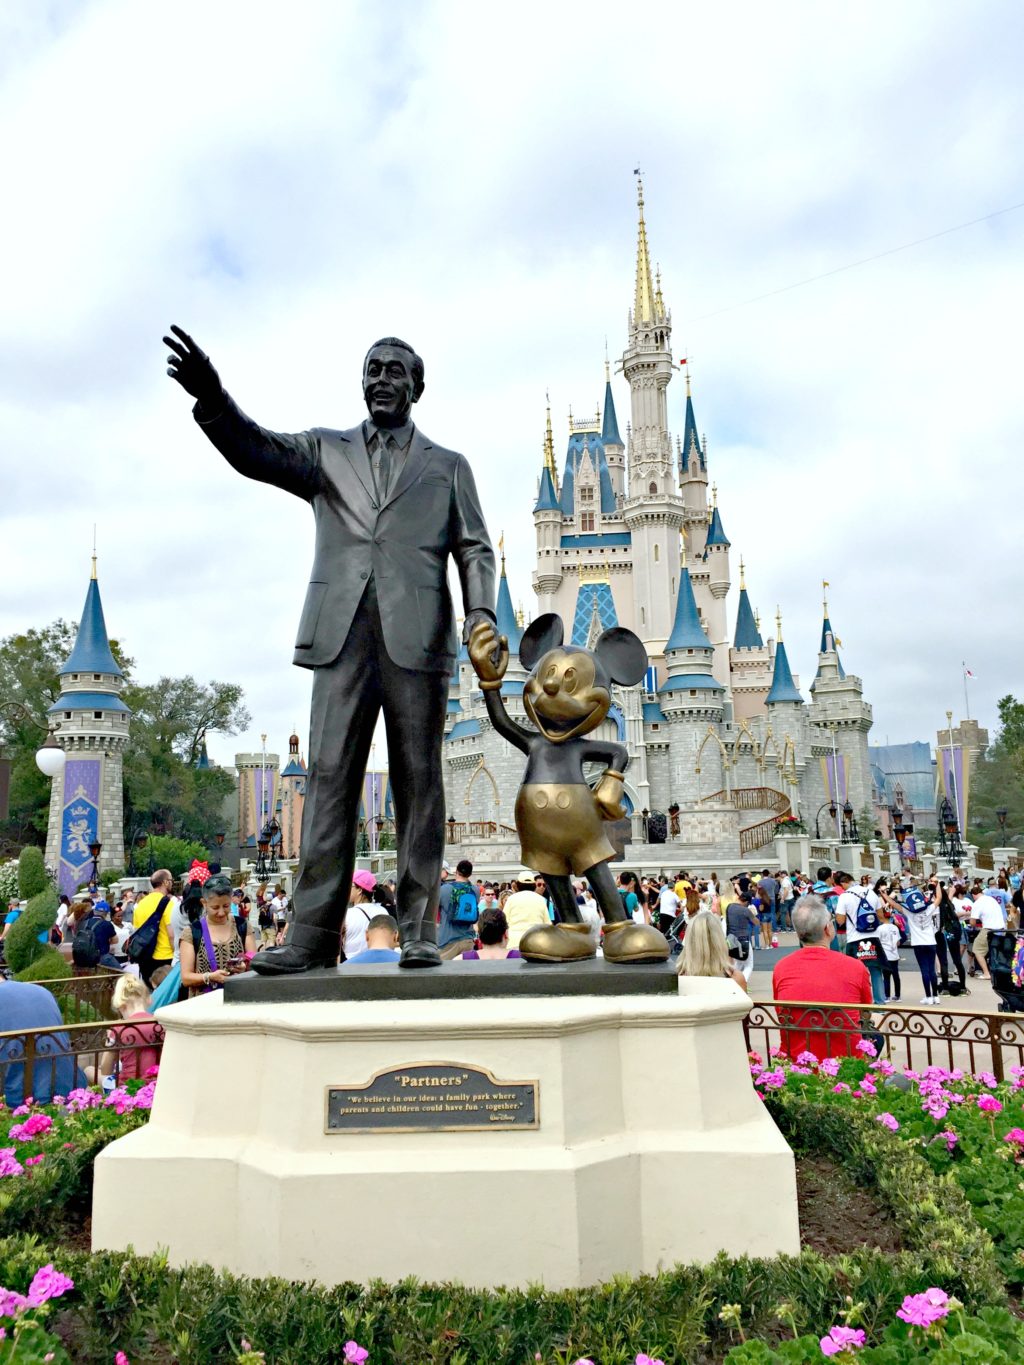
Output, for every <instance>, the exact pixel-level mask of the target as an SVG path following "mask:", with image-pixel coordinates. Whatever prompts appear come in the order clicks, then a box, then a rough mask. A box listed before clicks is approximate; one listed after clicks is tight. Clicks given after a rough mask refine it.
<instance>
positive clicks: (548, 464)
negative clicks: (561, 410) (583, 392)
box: [544, 394, 558, 497]
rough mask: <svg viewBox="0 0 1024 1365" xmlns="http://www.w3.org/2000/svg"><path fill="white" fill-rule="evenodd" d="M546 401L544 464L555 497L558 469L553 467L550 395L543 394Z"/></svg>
mask: <svg viewBox="0 0 1024 1365" xmlns="http://www.w3.org/2000/svg"><path fill="white" fill-rule="evenodd" d="M544 399H545V402H546V403H547V421H546V425H545V428H544V466H545V468H546V469H547V470H548V472H549V473H550V475H551V482H552V484H553V485H554V489H555V497H557V496H558V470H557V468H556V467H555V437H554V433H553V432H552V430H551V396H550V394H545V395H544Z"/></svg>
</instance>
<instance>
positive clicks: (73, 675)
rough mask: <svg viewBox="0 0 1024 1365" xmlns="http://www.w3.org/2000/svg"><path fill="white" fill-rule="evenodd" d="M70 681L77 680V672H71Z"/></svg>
mask: <svg viewBox="0 0 1024 1365" xmlns="http://www.w3.org/2000/svg"><path fill="white" fill-rule="evenodd" d="M71 681H72V682H77V681H78V674H77V673H72V675H71Z"/></svg>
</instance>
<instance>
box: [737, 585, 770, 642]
mask: <svg viewBox="0 0 1024 1365" xmlns="http://www.w3.org/2000/svg"><path fill="white" fill-rule="evenodd" d="M733 645H734V647H735V648H736V649H761V648H762V647H763V646H764V641H763V640H762V639H761V632H760V631H759V630H758V628H757V620H756V619H755V617H754V609H753V607H752V606H751V605H750V598H749V597H748V596H747V590H746V588H740V606H739V610H738V611H737V613H736V639H735V640H734V641H733Z"/></svg>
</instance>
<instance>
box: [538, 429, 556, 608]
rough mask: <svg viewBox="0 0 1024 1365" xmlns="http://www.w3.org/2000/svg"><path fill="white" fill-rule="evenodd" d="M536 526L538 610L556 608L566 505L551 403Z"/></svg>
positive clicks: (545, 436)
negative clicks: (560, 488)
mask: <svg viewBox="0 0 1024 1365" xmlns="http://www.w3.org/2000/svg"><path fill="white" fill-rule="evenodd" d="M533 525H534V530H535V531H536V535H537V568H536V569H535V570H534V574H533V586H534V590H535V591H536V593H537V609H538V611H541V612H545V611H553V610H554V594H555V593H556V592H557V591H558V586H559V584H560V583H561V581H562V561H561V548H562V507H561V504H560V502H559V500H558V472H557V470H556V469H555V442H554V437H553V436H552V433H551V404H550V403H549V404H548V410H547V424H546V427H545V432H544V463H543V466H542V468H541V472H540V487H539V488H538V490H537V501H536V503H535V504H534V508H533Z"/></svg>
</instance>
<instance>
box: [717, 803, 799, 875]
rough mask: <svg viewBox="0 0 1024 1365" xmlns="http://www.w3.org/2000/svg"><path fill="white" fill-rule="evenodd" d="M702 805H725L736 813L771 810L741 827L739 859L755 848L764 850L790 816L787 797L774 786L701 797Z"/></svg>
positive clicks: (755, 850) (752, 852) (754, 851)
mask: <svg viewBox="0 0 1024 1365" xmlns="http://www.w3.org/2000/svg"><path fill="white" fill-rule="evenodd" d="M700 804H701V805H702V806H708V805H712V804H714V805H726V806H732V807H734V809H736V810H744V811H762V812H763V811H770V812H771V814H770V815H765V816H763V818H762V819H760V820H757V821H755V822H754V823H753V824H750V825H746V826H742V827H741V828H740V856H741V857H744V858H746V857H748V856H749V855H751V854H754V853H756V852H757V851H758V849H761V848H765V847H767V845H768V844H770V843H771V842H772V840H773V839H774V838H775V828H776V826H777V825H778V823H779V821H780V820H783V819H785V817H786V816H787V815H792V813H793V810H792V806H791V805H790V800H789V797H788V796H787V795H786V794H785V792H780V791H778V790H777V789H776V788H775V787H737V788H736V789H735V790H734V791H726V790H724V789H723V790H722V791H717V792H712V793H711V795H710V796H705V797H702V798H701V802H700Z"/></svg>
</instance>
